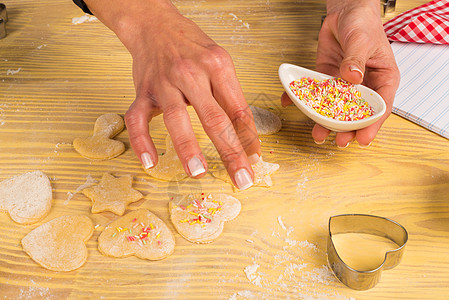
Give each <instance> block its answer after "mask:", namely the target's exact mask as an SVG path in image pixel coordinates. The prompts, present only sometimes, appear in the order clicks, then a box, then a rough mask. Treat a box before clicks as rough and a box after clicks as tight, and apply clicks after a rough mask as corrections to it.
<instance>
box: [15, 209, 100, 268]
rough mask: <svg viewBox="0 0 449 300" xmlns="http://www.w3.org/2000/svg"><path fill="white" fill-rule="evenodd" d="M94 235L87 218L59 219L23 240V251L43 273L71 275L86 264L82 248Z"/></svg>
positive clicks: (40, 227) (85, 249) (35, 230)
mask: <svg viewBox="0 0 449 300" xmlns="http://www.w3.org/2000/svg"><path fill="white" fill-rule="evenodd" d="M93 231H94V227H93V224H92V221H91V220H90V219H89V217H87V216H62V217H59V218H56V219H53V220H51V221H49V222H47V223H45V224H42V225H41V226H39V227H37V228H35V229H33V230H32V231H30V232H29V233H28V234H27V235H26V236H25V237H24V238H23V239H22V247H23V250H25V252H26V253H27V254H28V255H29V256H30V257H31V258H32V259H33V260H34V261H35V262H37V263H38V264H40V265H41V266H42V267H44V268H46V269H49V270H52V271H72V270H75V269H77V268H79V267H81V266H82V265H84V263H85V262H86V260H87V248H86V245H85V244H86V242H87V241H88V240H89V239H90V237H91V236H92V233H93Z"/></svg>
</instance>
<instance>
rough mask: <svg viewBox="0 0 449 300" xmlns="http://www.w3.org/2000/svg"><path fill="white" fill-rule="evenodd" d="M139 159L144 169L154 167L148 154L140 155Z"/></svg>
mask: <svg viewBox="0 0 449 300" xmlns="http://www.w3.org/2000/svg"><path fill="white" fill-rule="evenodd" d="M140 159H141V160H142V164H143V167H144V168H145V169H149V168H151V167H152V166H154V164H153V160H152V159H151V156H150V153H148V152H144V153H142V155H141V156H140Z"/></svg>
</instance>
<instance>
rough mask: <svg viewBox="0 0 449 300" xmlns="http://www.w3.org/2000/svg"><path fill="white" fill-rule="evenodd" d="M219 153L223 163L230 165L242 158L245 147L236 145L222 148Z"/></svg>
mask: <svg viewBox="0 0 449 300" xmlns="http://www.w3.org/2000/svg"><path fill="white" fill-rule="evenodd" d="M219 153H220V157H221V160H222V161H223V163H224V164H225V165H229V164H230V163H235V162H237V161H239V160H240V158H241V155H242V153H243V149H241V148H240V147H236V146H234V147H228V148H226V149H220V151H219Z"/></svg>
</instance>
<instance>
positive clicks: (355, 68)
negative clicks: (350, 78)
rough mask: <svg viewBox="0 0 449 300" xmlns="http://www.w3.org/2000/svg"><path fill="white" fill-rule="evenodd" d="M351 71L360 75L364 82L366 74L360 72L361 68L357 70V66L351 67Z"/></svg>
mask: <svg viewBox="0 0 449 300" xmlns="http://www.w3.org/2000/svg"><path fill="white" fill-rule="evenodd" d="M349 71H351V72H358V73H360V76H361V77H362V80H363V76H364V74H363V72H362V70H360V69H359V68H357V67H355V66H350V67H349Z"/></svg>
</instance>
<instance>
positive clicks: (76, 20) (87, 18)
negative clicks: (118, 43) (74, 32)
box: [72, 14, 98, 25]
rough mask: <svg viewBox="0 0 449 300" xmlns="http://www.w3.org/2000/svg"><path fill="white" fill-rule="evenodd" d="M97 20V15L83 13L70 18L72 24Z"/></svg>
mask: <svg viewBox="0 0 449 300" xmlns="http://www.w3.org/2000/svg"><path fill="white" fill-rule="evenodd" d="M92 21H98V19H97V17H95V16H91V15H89V14H85V15H84V16H81V17H77V18H72V24H74V25H77V24H81V23H84V22H92Z"/></svg>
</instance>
